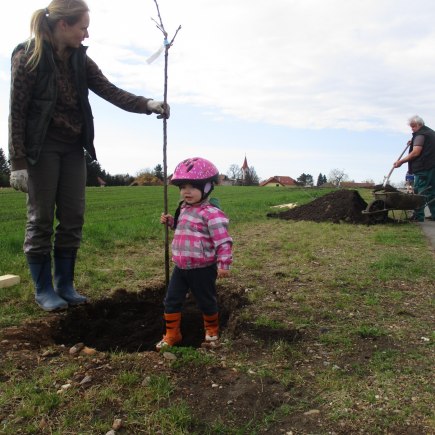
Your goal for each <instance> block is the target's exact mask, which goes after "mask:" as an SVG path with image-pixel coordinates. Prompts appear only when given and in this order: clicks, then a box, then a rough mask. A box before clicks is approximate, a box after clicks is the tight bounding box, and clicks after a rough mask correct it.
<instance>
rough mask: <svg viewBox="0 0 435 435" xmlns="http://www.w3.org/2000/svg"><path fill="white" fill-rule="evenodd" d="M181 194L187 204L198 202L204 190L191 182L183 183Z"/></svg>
mask: <svg viewBox="0 0 435 435" xmlns="http://www.w3.org/2000/svg"><path fill="white" fill-rule="evenodd" d="M180 195H181V198H182V199H183V200H184V201H185V202H186V203H187V204H196V203H197V202H200V201H201V198H202V192H201V191H200V190H199V189H197V188H196V187H193V186H192V185H191V184H182V185H181V186H180Z"/></svg>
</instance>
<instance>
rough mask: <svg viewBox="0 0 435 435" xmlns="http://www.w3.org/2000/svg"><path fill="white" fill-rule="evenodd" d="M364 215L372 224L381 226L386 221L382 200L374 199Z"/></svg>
mask: <svg viewBox="0 0 435 435" xmlns="http://www.w3.org/2000/svg"><path fill="white" fill-rule="evenodd" d="M366 214H367V215H368V217H369V221H370V223H372V224H382V223H384V222H386V221H387V219H388V210H386V208H385V202H384V201H382V199H375V200H374V201H372V202H371V203H370V204H369V205H368V206H367V208H366Z"/></svg>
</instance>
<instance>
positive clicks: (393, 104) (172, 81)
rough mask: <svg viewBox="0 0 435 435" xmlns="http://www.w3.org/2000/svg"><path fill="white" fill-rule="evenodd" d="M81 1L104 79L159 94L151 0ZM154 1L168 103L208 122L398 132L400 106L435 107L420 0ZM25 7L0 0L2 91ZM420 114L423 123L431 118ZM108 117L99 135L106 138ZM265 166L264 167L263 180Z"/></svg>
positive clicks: (432, 59) (426, 4)
mask: <svg viewBox="0 0 435 435" xmlns="http://www.w3.org/2000/svg"><path fill="white" fill-rule="evenodd" d="M88 4H89V6H90V9H91V25H90V28H89V33H90V39H89V46H90V48H89V51H88V54H89V55H90V56H91V57H92V58H93V59H94V60H95V61H96V62H97V63H98V64H99V66H100V67H101V69H102V70H103V72H104V73H105V74H106V75H107V76H108V77H109V78H110V79H111V80H112V81H113V82H114V83H115V84H116V85H118V86H120V87H123V88H125V89H127V90H130V91H133V92H136V93H138V94H144V95H146V96H150V97H154V98H156V99H159V98H162V93H163V61H164V58H163V56H161V57H160V58H159V59H158V60H157V61H156V62H155V63H153V64H151V65H148V64H147V63H146V59H147V58H148V56H150V55H151V54H152V53H153V52H155V51H156V50H157V49H158V48H159V46H160V45H161V44H162V41H163V36H162V34H161V32H160V31H159V30H158V29H157V28H156V26H155V23H154V22H153V21H152V20H151V18H154V19H157V12H156V7H155V3H154V1H152V0H147V1H144V0H141V1H138V0H124V1H123V2H122V3H117V4H116V5H114V4H113V3H111V2H102V1H101V0H88ZM159 6H160V11H161V14H162V18H163V21H164V24H165V26H166V30H167V31H168V33H169V38H170V39H171V37H172V36H173V35H174V33H175V31H176V29H177V28H178V26H179V25H181V26H182V28H181V30H180V32H179V33H178V35H177V37H176V39H175V43H174V46H173V47H172V48H171V49H170V50H169V102H170V103H171V104H173V105H178V106H179V107H190V108H191V107H192V106H193V107H196V108H199V109H200V110H201V111H202V113H203V114H207V113H208V112H210V114H211V115H210V116H209V120H210V122H215V123H216V125H217V126H219V122H218V121H217V120H218V119H219V117H223V118H225V119H228V118H230V119H234V120H238V119H239V120H242V121H244V122H247V123H248V124H249V123H261V124H262V125H264V126H265V128H266V127H267V125H272V126H283V127H286V128H288V129H289V133H290V132H291V131H292V129H295V128H297V129H307V130H310V131H311V130H313V129H345V130H349V131H350V132H364V131H378V132H380V133H379V134H383V133H384V132H391V133H393V132H396V133H397V132H399V133H401V134H408V129H407V126H406V120H407V118H408V117H409V116H410V115H412V114H414V113H419V114H421V115H422V116H423V117H424V118H426V117H428V118H430V116H432V114H433V113H434V112H435V90H434V89H435V88H434V86H433V84H432V83H433V75H434V71H435V56H433V55H432V50H433V46H434V45H435V28H434V26H433V22H432V21H433V16H434V15H435V4H434V3H433V2H432V1H429V0H416V1H414V2H412V3H410V2H409V1H404V0H396V1H395V0H376V1H375V0H349V1H343V0H303V1H302V0H268V1H264V0H237V1H234V0H183V1H180V0H160V1H159ZM36 7H37V6H36ZM5 8H6V10H5ZM34 9H35V3H34V1H33V0H32V1H31V0H21V1H20V2H8V3H7V4H5V5H3V12H2V13H3V16H8V17H11V19H10V20H6V21H5V23H4V26H3V29H2V32H3V33H4V35H3V37H2V42H1V45H0V60H1V65H2V74H1V75H0V85H1V86H2V88H6V87H8V80H9V78H8V76H7V75H6V74H5V73H4V70H5V69H4V68H3V65H8V62H9V56H10V52H11V50H12V48H13V47H14V46H15V44H16V43H17V42H19V41H21V40H23V39H25V38H26V37H27V34H28V26H29V20H30V15H31V13H32V11H33V10H34ZM22 11H26V12H24V13H23V12H22ZM3 92H4V93H6V91H4V90H3ZM3 92H2V94H1V95H4V94H3ZM2 100H3V101H2V102H1V103H0V104H1V109H2V110H1V112H2V113H5V112H7V110H8V108H7V103H6V102H5V101H4V99H2ZM206 116H207V115H206ZM3 122H4V120H3V119H2V120H1V127H3V126H4V124H3ZM427 122H428V124H429V125H431V119H427ZM110 124H111V123H110V121H109V122H106V123H105V124H104V129H105V130H104V132H100V137H101V136H103V135H104V137H105V140H107V141H109V140H110V137H111V136H112V133H111V132H110V128H111V125H110ZM192 124H194V122H193V121H192ZM153 128H154V127H153ZM187 128H189V127H187ZM217 128H219V127H217ZM2 130H3V128H2ZM190 130H191V131H194V129H192V128H190ZM97 133H98V131H97ZM158 133H159V131H158V129H156V133H155V134H156V135H157V134H158ZM247 135H248V133H247ZM132 136H134V133H132ZM130 140H131V142H135V139H134V137H131V138H130ZM136 141H139V139H137V140H136ZM187 142H188V141H187ZM195 142H196V138H195V139H193V138H192V140H191V143H195ZM392 142H393V140H392V139H391V138H390V141H389V142H388V141H387V143H389V144H391V143H392ZM381 143H382V141H381ZM186 146H187V145H186ZM400 147H401V144H398V148H400ZM112 148H115V146H113V147H111V146H110V145H107V146H105V148H104V151H103V152H101V151H100V152H99V154H100V155H103V156H106V155H110V151H109V150H111V149H112ZM369 148H370V147H369ZM378 148H379V144H376V145H373V148H372V149H371V151H373V152H376V149H378ZM331 149H332V148H331ZM185 150H186V152H187V151H188V148H185ZM239 153H240V152H239ZM252 153H257V151H254V150H252ZM258 154H260V152H258ZM394 154H396V152H395V151H394V150H392V156H391V157H392V158H393V155H394ZM304 156H305V158H306V159H311V160H310V161H313V160H314V156H310V155H309V154H304ZM275 157H276V156H275ZM241 158H243V156H241ZM301 158H303V156H302V157H301ZM112 159H113V157H110V158H109V159H108V160H111V161H112ZM238 160H241V159H240V158H238V159H236V160H232V161H230V162H229V164H231V163H237V162H238ZM250 160H253V159H252V158H251V159H250ZM229 164H228V165H226V166H229ZM252 164H253V165H254V166H256V167H258V166H259V165H258V164H255V163H254V162H253V163H252ZM349 165H350V166H352V165H353V163H351V162H349ZM103 166H104V161H103ZM108 166H109V164H108ZM343 166H344V165H343ZM385 166H386V167H389V166H390V162H389V161H388V163H387V164H385ZM138 169H140V167H138ZM327 169H329V168H327ZM128 170H129V171H130V169H128ZM284 170H285V167H283V169H282V171H280V172H281V174H280V175H285V173H284ZM303 170H304V171H305V172H306V171H307V169H303ZM269 171H272V169H270V166H268V167H267V169H265V170H264V176H265V177H267V176H269V175H271V174H270V172H269ZM354 171H355V173H357V172H358V170H357V168H355V169H354ZM262 172H263V171H262ZM301 172H302V171H301ZM289 175H292V176H294V175H295V174H294V173H292V174H289ZM314 175H315V176H316V174H314ZM373 178H375V176H373Z"/></svg>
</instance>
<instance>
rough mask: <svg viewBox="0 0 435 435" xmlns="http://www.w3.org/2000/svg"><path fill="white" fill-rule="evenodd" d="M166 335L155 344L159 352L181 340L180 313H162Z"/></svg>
mask: <svg viewBox="0 0 435 435" xmlns="http://www.w3.org/2000/svg"><path fill="white" fill-rule="evenodd" d="M163 317H164V320H165V325H166V333H165V335H164V336H163V338H162V339H161V340H160V341H159V342H158V343H157V344H156V349H157V350H161V349H163V348H164V347H170V346H174V345H175V344H177V343H179V342H180V341H181V339H182V336H181V329H180V325H181V313H164V315H163Z"/></svg>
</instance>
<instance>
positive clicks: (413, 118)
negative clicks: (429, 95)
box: [408, 115, 424, 125]
mask: <svg viewBox="0 0 435 435" xmlns="http://www.w3.org/2000/svg"><path fill="white" fill-rule="evenodd" d="M412 123H415V124H417V125H424V121H423V118H422V117H421V116H418V115H414V116H411V118H409V119H408V124H412Z"/></svg>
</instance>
